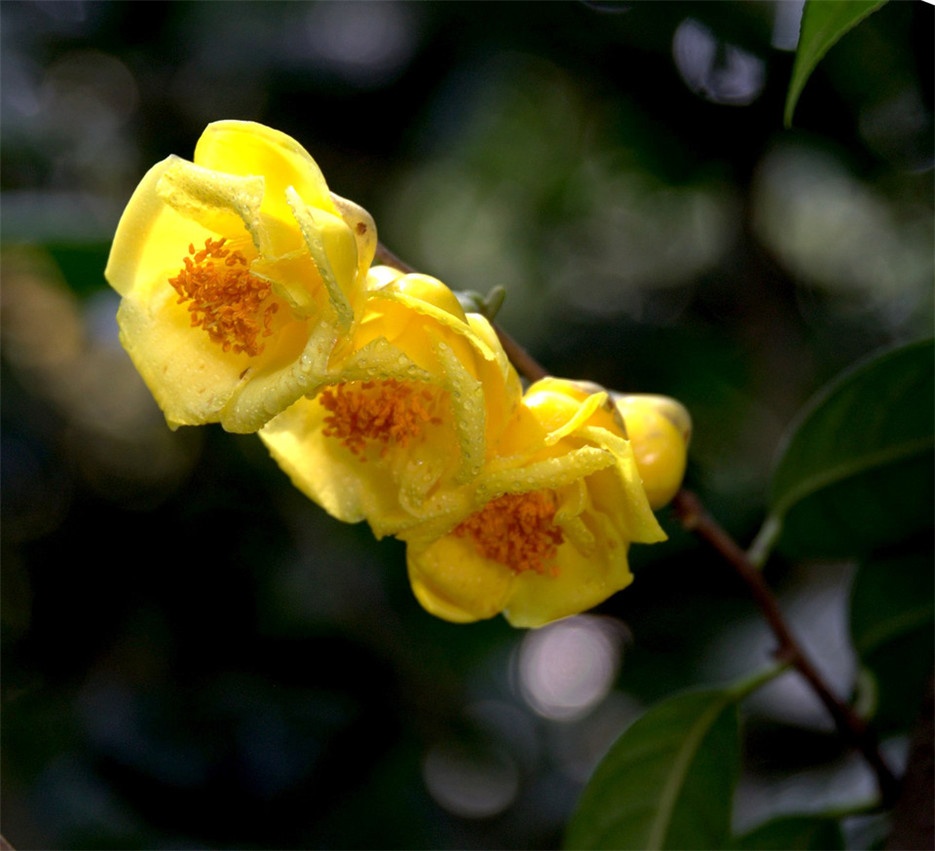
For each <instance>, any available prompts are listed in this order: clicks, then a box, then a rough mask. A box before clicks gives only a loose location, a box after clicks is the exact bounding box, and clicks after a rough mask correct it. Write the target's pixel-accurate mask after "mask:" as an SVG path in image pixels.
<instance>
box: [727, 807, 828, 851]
mask: <svg viewBox="0 0 935 851" xmlns="http://www.w3.org/2000/svg"><path fill="white" fill-rule="evenodd" d="M731 848H734V849H738V851H740V850H741V849H742V851H771V849H772V850H773V851H837V849H843V848H844V836H843V835H842V834H841V826H840V824H839V819H837V818H832V817H828V816H818V815H816V816H810V815H794V816H781V817H779V818H775V819H771V820H770V821H768V822H765V823H764V824H761V825H759V827H756V828H754V829H753V830H751V831H750V832H749V833H745V834H744V835H743V836H738V837H736V838H735V839H734V841H733V844H732V845H731Z"/></svg>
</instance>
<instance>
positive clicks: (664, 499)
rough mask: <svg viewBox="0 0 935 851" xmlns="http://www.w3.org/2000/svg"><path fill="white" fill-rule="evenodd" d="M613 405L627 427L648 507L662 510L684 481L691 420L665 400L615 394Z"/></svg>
mask: <svg viewBox="0 0 935 851" xmlns="http://www.w3.org/2000/svg"><path fill="white" fill-rule="evenodd" d="M614 403H615V404H616V406H617V410H618V411H619V412H620V414H621V416H622V417H623V419H624V422H625V423H626V427H627V434H628V436H629V438H630V443H631V444H632V446H633V452H634V454H635V456H636V466H637V467H638V468H639V471H640V478H641V479H642V480H643V487H644V488H645V489H646V496H647V497H648V498H649V504H650V505H651V506H652V507H653V509H654V510H655V509H659V508H662V507H663V506H664V505H666V504H667V503H669V501H670V500H671V499H672V497H674V496H675V494H676V493H677V492H678V489H679V488H680V487H681V486H682V479H683V478H684V477H685V465H686V463H687V461H688V444H689V441H690V440H691V433H692V421H691V416H689V413H688V411H687V410H686V409H685V406H684V405H682V404H681V402H677V401H676V400H675V399H671V398H669V397H668V396H654V395H650V394H645V395H641V394H636V395H632V396H623V395H617V394H614Z"/></svg>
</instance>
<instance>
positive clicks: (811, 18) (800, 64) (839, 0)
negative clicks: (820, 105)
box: [785, 0, 886, 127]
mask: <svg viewBox="0 0 935 851" xmlns="http://www.w3.org/2000/svg"><path fill="white" fill-rule="evenodd" d="M885 2H886V0H835V2H828V0H806V3H805V8H804V9H803V10H802V25H801V29H800V32H799V43H798V47H797V48H796V54H795V64H794V65H793V66H792V78H791V80H790V81H789V91H788V94H787V95H786V110H785V124H786V127H789V126H791V125H792V114H793V112H795V105H796V103H798V100H799V95H801V94H802V89H803V88H804V87H805V83H806V81H807V80H808V78H809V77H810V76H811V74H812V71H814V70H815V66H816V65H817V64H818V63H819V62H820V61H821V59H822V57H823V56H824V55H825V54H826V53H827V52H828V50H830V49H831V47H833V46H834V44H835V43H837V41H838V40H839V39H840V38H841V36H843V35H844V34H845V33H846V32H848V31H849V30H851V29H853V28H854V27H855V26H857V24H859V23H860V22H861V21H862V20H863V19H864V18H866V17H867V16H868V15H869V14H871V13H872V12H875V11H876V10H877V9H879V8H880V7H881V6H882V5H883V4H884V3H885Z"/></svg>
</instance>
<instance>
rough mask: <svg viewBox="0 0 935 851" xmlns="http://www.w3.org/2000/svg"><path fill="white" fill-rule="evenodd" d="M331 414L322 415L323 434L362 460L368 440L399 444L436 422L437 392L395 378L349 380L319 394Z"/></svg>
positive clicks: (386, 446)
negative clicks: (323, 417) (337, 441)
mask: <svg viewBox="0 0 935 851" xmlns="http://www.w3.org/2000/svg"><path fill="white" fill-rule="evenodd" d="M318 398H319V401H320V402H321V404H322V406H323V407H324V408H325V409H326V410H328V411H330V412H331V413H330V414H329V415H328V416H327V417H325V427H324V435H325V437H336V438H337V439H338V440H340V441H341V443H343V444H344V445H345V446H346V447H347V448H348V449H350V450H351V452H353V453H354V454H355V455H357V456H358V457H359V458H360V459H361V461H365V460H366V458H365V457H364V452H365V450H366V448H367V443H368V441H377V442H379V443H382V444H383V448H382V449H381V451H380V457H383V456H384V455H386V453H387V451H388V450H389V447H390V444H396V445H399V446H402V447H406V446H408V445H409V442H410V441H412V440H415V439H416V438H418V437H419V436H420V435H421V434H422V432H423V430H424V428H425V427H426V425H439V424H440V423H441V418H440V417H439V416H437V415H436V414H435V411H436V408H437V402H438V394H437V393H434V392H432V391H431V390H429V389H428V388H427V387H422V388H421V389H420V388H418V387H413V386H412V385H411V384H404V383H402V382H401V381H397V380H396V379H395V378H389V379H387V380H386V381H350V382H347V383H344V384H338V385H336V386H335V387H329V388H328V389H327V390H324V391H323V392H322V393H321V394H320V395H319V397H318Z"/></svg>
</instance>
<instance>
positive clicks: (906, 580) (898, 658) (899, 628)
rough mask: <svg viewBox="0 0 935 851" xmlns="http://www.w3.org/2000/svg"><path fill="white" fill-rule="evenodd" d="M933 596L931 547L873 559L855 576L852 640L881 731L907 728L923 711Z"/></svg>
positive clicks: (934, 653)
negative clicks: (913, 552) (922, 702)
mask: <svg viewBox="0 0 935 851" xmlns="http://www.w3.org/2000/svg"><path fill="white" fill-rule="evenodd" d="M929 547H930V545H929ZM933 598H935V577H933V573H932V553H931V549H930V548H929V549H928V551H927V552H924V553H917V554H910V555H899V556H894V557H890V558H885V559H883V558H881V559H876V560H873V561H868V562H866V563H864V564H862V565H861V566H860V568H859V569H858V571H857V575H856V576H855V577H854V585H853V587H852V590H851V637H852V638H853V642H854V649H855V650H856V651H857V653H858V655H859V657H860V662H861V665H862V676H861V683H862V684H863V687H864V689H865V690H866V691H867V692H868V693H869V694H871V695H872V696H873V700H872V706H871V711H870V712H869V713H868V714H870V715H872V717H873V719H874V726H875V727H877V729H878V730H879V731H881V732H884V731H885V732H889V731H898V730H905V729H907V728H908V727H909V726H910V725H911V724H912V723H913V721H914V720H915V718H916V716H917V715H918V713H919V705H920V702H921V699H922V695H923V694H924V692H925V687H926V684H927V682H928V679H929V677H930V676H931V673H932V665H933V663H935V649H933V646H932V628H933V625H935V602H933ZM868 679H869V688H868V684H867V681H868Z"/></svg>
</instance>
